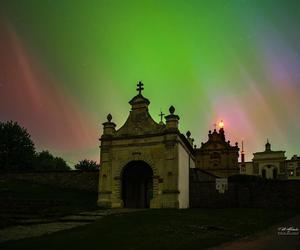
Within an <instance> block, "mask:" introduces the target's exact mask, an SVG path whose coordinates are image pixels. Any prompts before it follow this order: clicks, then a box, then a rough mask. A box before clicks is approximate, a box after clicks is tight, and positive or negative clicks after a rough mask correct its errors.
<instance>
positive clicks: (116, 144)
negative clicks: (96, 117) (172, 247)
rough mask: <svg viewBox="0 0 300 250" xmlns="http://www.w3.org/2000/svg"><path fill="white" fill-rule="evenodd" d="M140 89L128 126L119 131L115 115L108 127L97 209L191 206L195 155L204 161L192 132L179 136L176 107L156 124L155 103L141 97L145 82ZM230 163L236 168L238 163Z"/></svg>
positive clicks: (133, 102)
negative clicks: (153, 104) (198, 153)
mask: <svg viewBox="0 0 300 250" xmlns="http://www.w3.org/2000/svg"><path fill="white" fill-rule="evenodd" d="M137 86H138V88H137V91H138V94H137V95H136V96H135V97H133V98H132V99H131V100H130V101H129V104H130V105H131V111H130V113H129V116H128V118H127V120H126V122H125V124H124V125H123V126H122V127H120V128H119V129H116V124H115V123H114V122H113V121H112V116H111V115H110V114H109V115H108V116H107V121H106V122H104V123H103V134H102V136H101V138H100V141H101V146H100V149H101V154H100V157H101V158H100V164H101V167H100V174H99V196H98V205H99V206H101V207H108V208H121V207H128V208H188V207H189V204H190V202H189V184H190V183H189V181H190V170H191V169H193V168H195V167H196V166H195V162H196V156H197V157H198V158H197V159H198V161H199V156H198V155H197V154H196V152H197V150H196V148H193V139H192V138H191V137H190V135H191V133H190V132H187V134H186V135H187V136H185V135H183V134H181V133H180V131H179V129H178V123H179V116H178V115H176V114H175V108H174V107H173V106H171V107H170V108H169V114H168V115H166V116H165V123H164V122H163V121H162V119H161V121H160V122H159V123H157V122H155V121H154V120H153V119H152V117H151V116H150V114H149V111H148V107H149V104H150V101H149V100H148V99H147V98H145V97H144V96H143V95H142V90H143V84H142V83H141V82H139V84H138V85H137ZM162 116H163V114H162V113H161V118H162ZM212 150H215V149H212ZM235 150H236V151H235V153H236V152H237V151H238V148H237V146H236V147H235ZM235 156H236V161H237V157H238V155H236V154H235ZM231 162H232V163H233V164H232V166H234V167H236V166H237V165H238V164H237V163H235V162H233V161H232V160H231ZM226 164H227V165H228V163H226ZM227 165H226V167H228V166H227ZM229 165H230V164H229ZM232 166H229V167H232ZM220 167H222V166H220ZM237 169H238V168H237Z"/></svg>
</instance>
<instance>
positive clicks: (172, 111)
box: [169, 105, 175, 115]
mask: <svg viewBox="0 0 300 250" xmlns="http://www.w3.org/2000/svg"><path fill="white" fill-rule="evenodd" d="M169 111H170V114H171V115H173V114H174V112H175V108H174V106H173V105H171V107H170V108H169Z"/></svg>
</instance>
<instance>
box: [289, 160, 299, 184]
mask: <svg viewBox="0 0 300 250" xmlns="http://www.w3.org/2000/svg"><path fill="white" fill-rule="evenodd" d="M286 167H287V177H288V179H291V180H293V179H298V180H299V179H300V157H299V156H297V155H294V156H293V157H292V158H291V159H290V160H287V161H286Z"/></svg>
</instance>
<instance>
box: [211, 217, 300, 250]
mask: <svg viewBox="0 0 300 250" xmlns="http://www.w3.org/2000/svg"><path fill="white" fill-rule="evenodd" d="M280 227H286V228H289V227H293V228H298V229H299V230H300V215H298V216H296V217H293V218H291V219H289V220H287V221H284V222H282V223H279V224H277V225H276V226H273V227H271V228H270V229H268V230H266V231H263V232H260V233H257V234H255V235H251V236H248V237H245V238H242V239H240V240H236V241H233V242H228V243H225V244H222V245H220V246H217V247H214V248H210V249H209V250H238V249H242V250H253V249H255V250H277V249H278V250H298V249H300V235H299V234H298V235H278V228H280Z"/></svg>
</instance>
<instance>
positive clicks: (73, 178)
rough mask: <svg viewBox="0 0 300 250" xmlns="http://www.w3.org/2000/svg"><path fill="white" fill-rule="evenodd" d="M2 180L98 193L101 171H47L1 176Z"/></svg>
mask: <svg viewBox="0 0 300 250" xmlns="http://www.w3.org/2000/svg"><path fill="white" fill-rule="evenodd" d="M0 177H2V178H12V179H17V180H24V181H30V182H34V183H39V184H45V185H50V186H55V187H61V188H70V189H77V190H85V191H90V192H97V191H98V181H99V171H98V170H96V171H80V170H74V171H46V172H30V173H28V172H26V173H5V174H0Z"/></svg>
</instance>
